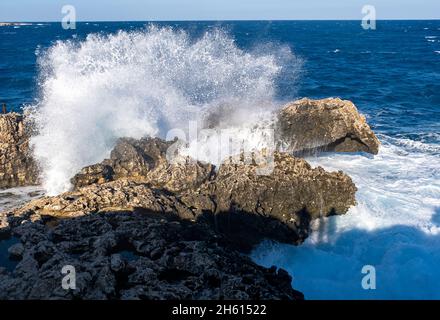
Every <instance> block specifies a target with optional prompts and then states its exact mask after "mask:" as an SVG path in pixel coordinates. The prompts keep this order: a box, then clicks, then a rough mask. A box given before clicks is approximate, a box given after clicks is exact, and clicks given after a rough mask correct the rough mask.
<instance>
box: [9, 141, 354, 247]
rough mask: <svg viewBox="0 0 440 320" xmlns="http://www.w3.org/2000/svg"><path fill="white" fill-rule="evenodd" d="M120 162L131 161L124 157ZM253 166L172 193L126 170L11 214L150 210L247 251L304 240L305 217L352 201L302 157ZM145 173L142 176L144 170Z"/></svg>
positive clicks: (335, 175) (241, 160)
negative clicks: (265, 242) (200, 226)
mask: <svg viewBox="0 0 440 320" xmlns="http://www.w3.org/2000/svg"><path fill="white" fill-rule="evenodd" d="M152 140H153V141H154V143H156V142H158V139H152ZM147 141H148V139H144V140H143V144H145V145H148V144H149V143H148V142H147ZM135 155H137V153H136V154H135ZM113 161H115V162H116V161H117V158H113ZM127 162H128V163H131V162H130V161H129V160H128V159H127ZM101 165H102V164H99V166H101ZM187 165H188V166H189V168H184V167H182V172H190V171H192V170H193V169H192V166H194V162H189V163H188V164H187ZM182 166H183V165H182ZM113 168H116V166H114V167H113ZM125 168H127V166H125ZM133 168H134V170H135V171H136V172H141V171H142V170H144V169H143V167H142V166H141V165H136V166H133ZM150 168H153V169H152V171H151V172H154V171H155V170H157V169H155V168H157V166H155V165H152V166H151V167H150ZM259 168H260V167H259V165H257V164H256V162H255V161H253V162H252V159H247V158H246V156H245V155H241V156H239V157H231V158H230V159H228V160H227V161H226V162H225V163H223V164H222V165H221V166H220V168H219V170H218V172H217V173H213V172H210V174H209V176H208V175H206V176H205V180H206V181H205V182H204V183H202V184H200V182H198V183H194V181H195V180H193V179H189V182H188V183H187V184H182V186H183V187H182V188H180V189H181V190H182V191H179V192H171V191H170V190H169V189H166V188H165V189H164V188H158V187H157V182H156V183H150V181H148V180H147V181H148V182H144V181H142V179H138V176H136V178H135V179H133V178H132V177H133V174H131V172H130V171H129V170H127V169H125V170H126V171H125V172H124V174H125V175H126V176H127V177H124V178H122V177H121V178H119V179H118V180H115V181H110V182H106V183H102V184H96V183H95V184H92V185H89V186H85V187H81V188H78V189H77V190H75V191H72V192H67V193H64V194H61V195H59V196H55V197H44V198H41V199H37V200H34V201H31V202H29V203H28V204H26V205H25V206H23V207H21V208H19V209H16V210H14V211H12V212H11V214H12V215H14V216H26V217H28V218H29V219H31V220H32V221H35V220H38V219H41V217H42V216H51V217H62V218H66V217H78V216H82V215H87V214H90V213H96V212H110V211H126V210H134V211H136V210H138V211H139V210H147V211H154V212H160V213H163V214H169V215H173V216H177V217H179V218H181V219H187V220H192V221H204V222H208V223H210V224H211V225H213V226H214V228H215V229H216V230H217V231H219V232H220V233H222V234H225V235H227V236H228V237H229V238H230V240H231V242H235V243H236V245H237V248H238V249H239V250H242V251H248V250H250V249H251V248H252V247H253V246H254V245H255V244H257V243H258V242H260V241H261V240H262V239H263V238H270V239H274V240H277V241H282V242H287V243H296V244H297V243H300V242H302V241H303V240H304V239H305V238H306V237H307V234H308V229H309V223H310V221H311V220H312V219H316V218H320V217H324V216H328V215H332V214H344V213H345V212H346V211H347V210H348V208H349V207H350V206H352V205H354V204H355V192H356V187H355V185H354V184H353V182H352V181H351V179H350V178H349V177H348V176H347V175H345V174H344V173H342V172H326V171H325V170H324V169H322V168H320V167H318V168H312V167H311V166H310V165H309V164H308V163H307V162H306V161H305V160H303V159H299V158H295V157H293V156H291V155H289V154H285V153H278V152H276V153H275V154H274V157H273V168H272V169H273V170H272V171H271V173H270V174H266V175H260V174H259V171H258V169H259ZM113 170H114V172H116V171H117V170H118V169H113ZM165 171H166V170H165ZM101 172H102V171H101ZM145 172H146V177H148V176H149V172H150V171H148V170H147V169H145ZM206 172H208V171H206ZM195 176H197V175H194V177H195ZM186 177H188V175H187V176H186ZM112 179H113V178H112ZM187 181H188V180H187ZM198 184H200V186H199V187H198V188H196V186H197V185H198Z"/></svg>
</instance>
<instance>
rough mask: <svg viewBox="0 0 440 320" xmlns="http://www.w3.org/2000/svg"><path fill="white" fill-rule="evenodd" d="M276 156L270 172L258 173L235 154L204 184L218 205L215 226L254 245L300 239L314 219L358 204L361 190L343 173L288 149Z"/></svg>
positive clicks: (305, 234)
mask: <svg viewBox="0 0 440 320" xmlns="http://www.w3.org/2000/svg"><path fill="white" fill-rule="evenodd" d="M273 160H274V162H273V163H274V167H273V171H272V173H271V174H269V175H259V174H257V169H258V168H259V166H258V165H257V164H256V163H255V162H254V163H253V164H249V162H250V161H249V159H247V160H245V158H244V157H243V155H242V156H241V159H239V161H237V158H235V159H233V158H231V159H229V160H228V161H227V162H225V163H223V164H222V165H221V166H220V169H219V171H218V173H217V175H216V177H215V179H213V180H212V181H211V182H209V183H207V184H205V185H204V186H203V187H202V189H204V192H205V194H209V196H210V199H212V200H213V201H214V203H215V204H216V207H215V213H216V217H215V219H216V221H215V225H216V226H218V227H219V228H222V229H226V231H227V233H228V234H229V235H230V236H231V237H238V239H237V242H241V243H243V244H245V243H252V242H254V243H253V244H255V243H257V242H258V241H259V240H260V239H259V238H260V237H267V238H271V239H275V240H278V241H283V242H290V243H300V242H302V241H303V240H304V239H305V238H306V237H307V235H308V230H309V222H310V221H311V220H313V219H318V218H321V217H326V216H329V215H334V214H344V213H346V212H347V210H348V209H349V208H350V207H351V206H353V205H355V203H356V200H355V193H356V190H357V188H356V186H355V185H354V183H353V182H352V180H351V178H350V177H349V176H347V175H346V174H344V173H343V172H342V171H339V172H326V171H325V170H324V169H323V168H321V167H318V168H312V167H311V166H310V165H309V164H308V163H307V162H306V161H305V160H304V159H299V158H295V157H292V156H291V155H289V154H286V153H279V152H275V154H274V158H273ZM253 237H257V238H255V241H252V238H253Z"/></svg>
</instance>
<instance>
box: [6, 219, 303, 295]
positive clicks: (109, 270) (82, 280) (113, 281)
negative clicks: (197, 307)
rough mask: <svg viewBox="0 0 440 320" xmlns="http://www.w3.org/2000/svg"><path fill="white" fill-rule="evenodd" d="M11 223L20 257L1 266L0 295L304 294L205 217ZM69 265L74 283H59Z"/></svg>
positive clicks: (15, 251)
mask: <svg viewBox="0 0 440 320" xmlns="http://www.w3.org/2000/svg"><path fill="white" fill-rule="evenodd" d="M11 224H12V225H13V235H14V237H15V239H16V241H17V243H16V244H14V245H12V246H11V247H10V248H9V254H10V255H11V257H13V258H14V259H15V260H17V261H16V266H15V269H14V272H13V273H12V272H10V271H8V270H5V269H4V268H0V299H154V300H157V299H237V300H239V299H240V300H241V299H252V300H255V299H289V300H292V299H293V300H296V299H302V298H303V296H302V294H301V293H299V292H297V291H295V290H293V289H292V286H291V281H292V278H291V277H290V276H289V275H288V273H287V272H286V271H284V270H282V269H278V270H277V268H275V267H272V268H264V267H260V266H258V265H256V264H255V263H253V262H252V261H251V260H250V259H249V258H248V257H246V256H244V255H241V254H239V253H238V252H237V251H235V250H233V249H231V248H230V247H229V244H228V240H227V239H226V238H224V237H222V236H221V235H219V234H218V233H216V232H214V231H213V230H212V229H211V228H209V226H206V225H204V224H202V223H194V222H190V221H184V220H180V219H177V218H175V217H172V216H170V215H164V214H162V213H155V212H150V213H145V212H144V213H134V212H118V213H106V214H94V215H89V216H82V217H77V218H72V219H62V220H55V221H54V220H47V221H46V223H44V222H43V221H42V220H40V221H36V222H29V221H22V220H20V219H18V218H15V219H12V218H11ZM64 266H71V267H73V268H75V273H76V289H75V290H65V289H63V287H62V279H63V277H64V275H63V274H62V273H61V270H62V269H63V267H64Z"/></svg>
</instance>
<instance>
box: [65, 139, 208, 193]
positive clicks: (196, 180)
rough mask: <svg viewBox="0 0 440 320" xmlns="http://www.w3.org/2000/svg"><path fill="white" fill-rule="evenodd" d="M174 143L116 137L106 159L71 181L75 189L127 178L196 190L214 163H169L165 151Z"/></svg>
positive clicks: (171, 187)
mask: <svg viewBox="0 0 440 320" xmlns="http://www.w3.org/2000/svg"><path fill="white" fill-rule="evenodd" d="M174 142H175V141H164V140H161V139H159V138H143V139H140V140H136V139H130V138H122V139H119V141H118V142H117V144H116V146H115V148H114V149H113V150H112V152H111V154H110V159H106V160H104V161H103V162H101V163H99V164H96V165H92V166H89V167H86V168H84V169H82V170H81V172H80V173H78V174H77V175H75V176H74V177H73V179H72V184H73V185H74V187H75V188H79V187H83V186H86V185H89V184H93V183H104V182H108V181H114V180H118V179H121V178H129V179H131V180H134V181H138V182H143V183H149V184H150V185H151V186H153V187H156V188H161V189H165V190H168V191H172V192H177V191H179V192H182V191H185V190H189V189H196V188H197V187H199V186H200V185H201V184H202V183H203V182H205V181H207V180H208V179H209V178H210V177H211V175H212V173H213V170H214V166H213V165H211V164H207V163H202V162H200V161H193V160H192V159H189V158H182V159H180V160H181V161H176V163H169V162H168V161H167V158H166V151H167V149H168V148H169V147H170V146H171V145H172V144H173V143H174Z"/></svg>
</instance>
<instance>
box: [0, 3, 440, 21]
mask: <svg viewBox="0 0 440 320" xmlns="http://www.w3.org/2000/svg"><path fill="white" fill-rule="evenodd" d="M65 4H71V5H73V6H75V8H76V12H77V19H78V20H79V21H98V20H105V21H110V20H141V21H144V20H231V19H232V20H260V19H265V20H266V19H267V20H278V19H286V20H290V19H305V20H308V19H355V20H357V19H361V18H362V14H361V8H362V6H363V5H366V4H369V5H374V6H375V7H376V12H377V18H378V19H440V0H301V1H300V0H93V1H92V0H65V1H59V0H0V21H60V20H61V18H62V14H61V7H62V6H63V5H65Z"/></svg>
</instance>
